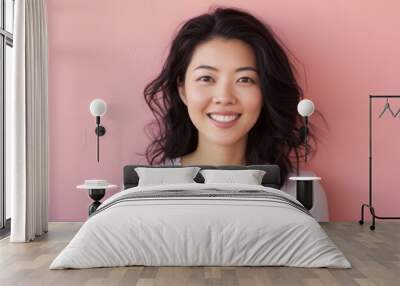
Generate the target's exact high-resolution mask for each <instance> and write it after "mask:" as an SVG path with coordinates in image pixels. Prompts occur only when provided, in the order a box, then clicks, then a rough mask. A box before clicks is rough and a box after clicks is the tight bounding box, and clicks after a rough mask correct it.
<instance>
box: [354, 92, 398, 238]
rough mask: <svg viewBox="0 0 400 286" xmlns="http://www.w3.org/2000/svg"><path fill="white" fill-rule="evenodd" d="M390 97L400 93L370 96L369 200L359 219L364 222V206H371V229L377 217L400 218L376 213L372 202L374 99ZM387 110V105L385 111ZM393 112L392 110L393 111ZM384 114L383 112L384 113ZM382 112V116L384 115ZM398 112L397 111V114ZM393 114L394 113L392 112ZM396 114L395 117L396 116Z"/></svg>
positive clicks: (395, 96) (373, 227)
mask: <svg viewBox="0 0 400 286" xmlns="http://www.w3.org/2000/svg"><path fill="white" fill-rule="evenodd" d="M382 98H385V99H387V100H388V99H389V98H400V95H370V96H369V201H368V204H363V205H362V206H361V219H360V220H359V222H358V223H359V224H361V225H362V224H364V208H365V207H367V208H369V211H370V212H371V215H372V225H370V227H369V228H370V229H371V230H374V229H375V219H400V217H384V216H378V215H376V213H375V208H374V207H373V203H372V100H373V99H382ZM385 110H386V106H385V109H384V111H385ZM391 113H392V112H391ZM382 114H383V113H382ZM382 114H381V116H382ZM397 114H398V113H396V116H397ZM392 116H393V113H392ZM396 116H394V117H396Z"/></svg>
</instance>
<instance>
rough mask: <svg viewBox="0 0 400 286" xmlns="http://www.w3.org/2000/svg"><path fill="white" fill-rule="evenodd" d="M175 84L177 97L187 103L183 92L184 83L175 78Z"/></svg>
mask: <svg viewBox="0 0 400 286" xmlns="http://www.w3.org/2000/svg"><path fill="white" fill-rule="evenodd" d="M176 84H177V86H178V93H179V97H180V98H181V99H182V101H183V103H184V104H185V105H187V99H186V93H185V84H184V83H183V81H181V80H179V79H178V80H177V81H176Z"/></svg>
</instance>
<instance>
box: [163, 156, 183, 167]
mask: <svg viewBox="0 0 400 286" xmlns="http://www.w3.org/2000/svg"><path fill="white" fill-rule="evenodd" d="M162 165H163V166H180V165H181V158H180V157H176V158H173V159H170V158H167V159H165V161H164V164H162Z"/></svg>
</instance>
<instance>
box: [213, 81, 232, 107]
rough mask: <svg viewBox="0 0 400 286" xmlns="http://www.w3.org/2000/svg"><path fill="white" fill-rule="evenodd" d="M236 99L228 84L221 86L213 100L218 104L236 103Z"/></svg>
mask: <svg viewBox="0 0 400 286" xmlns="http://www.w3.org/2000/svg"><path fill="white" fill-rule="evenodd" d="M236 101H237V100H236V97H235V95H234V94H233V91H232V88H230V87H229V86H226V85H225V86H222V87H221V88H219V89H218V91H217V92H216V93H215V94H214V96H213V102H214V103H217V104H235V103H236Z"/></svg>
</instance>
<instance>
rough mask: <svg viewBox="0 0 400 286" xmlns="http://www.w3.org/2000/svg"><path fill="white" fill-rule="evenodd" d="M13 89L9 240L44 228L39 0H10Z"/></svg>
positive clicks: (43, 32) (43, 60) (43, 30)
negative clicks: (12, 16)
mask: <svg viewBox="0 0 400 286" xmlns="http://www.w3.org/2000/svg"><path fill="white" fill-rule="evenodd" d="M14 11H15V12H14V13H15V15H14V47H13V51H14V63H15V65H14V72H13V92H12V93H11V96H10V97H9V98H6V101H8V103H7V106H8V107H9V108H8V109H7V111H6V150H7V156H6V166H7V172H6V181H8V184H7V186H8V187H9V188H10V190H11V236H10V241H11V242H28V241H31V240H33V239H35V237H36V236H40V235H42V234H43V233H45V232H47V229H48V213H47V192H48V133H47V130H48V124H47V122H48V121H47V114H48V113H47V23H46V18H47V17H46V7H45V0H16V1H15V7H14Z"/></svg>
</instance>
